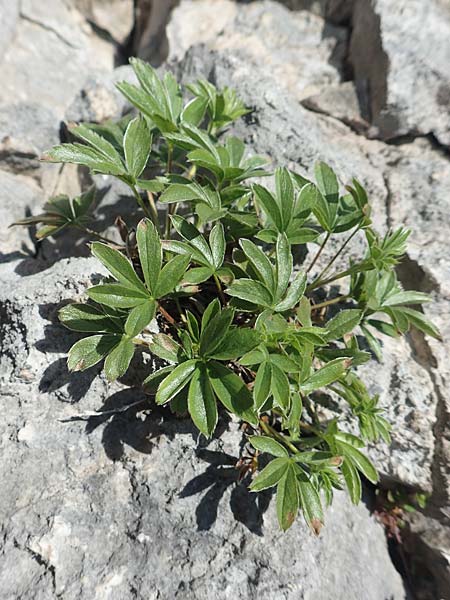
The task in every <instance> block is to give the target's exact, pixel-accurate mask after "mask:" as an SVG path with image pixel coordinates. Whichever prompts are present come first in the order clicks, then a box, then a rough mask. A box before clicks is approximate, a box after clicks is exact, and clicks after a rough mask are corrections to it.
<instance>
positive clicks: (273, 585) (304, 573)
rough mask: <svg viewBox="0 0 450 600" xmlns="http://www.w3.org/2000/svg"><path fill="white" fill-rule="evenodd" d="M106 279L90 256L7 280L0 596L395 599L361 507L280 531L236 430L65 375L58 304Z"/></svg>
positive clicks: (66, 342)
mask: <svg viewBox="0 0 450 600" xmlns="http://www.w3.org/2000/svg"><path fill="white" fill-rule="evenodd" d="M102 273H104V271H103V270H102V269H101V268H100V266H99V263H98V262H97V261H95V260H94V259H69V260H63V261H60V262H59V263H58V264H56V265H55V266H53V267H52V268H51V269H48V270H46V271H45V272H43V273H40V274H38V275H30V276H29V277H21V276H20V275H18V274H17V273H15V272H14V271H12V270H10V268H9V266H8V265H7V266H6V267H4V268H3V270H2V282H3V285H2V289H1V291H0V310H1V313H2V339H1V344H2V351H1V359H0V360H1V362H0V373H1V384H2V393H1V395H0V402H1V403H2V413H3V414H4V415H6V416H7V418H6V419H2V421H1V424H0V429H1V435H0V440H1V442H0V445H1V452H2V463H1V476H2V486H1V490H0V507H1V508H0V517H1V520H2V523H3V542H2V546H3V547H2V561H1V564H0V586H1V589H2V594H3V597H5V598H11V599H12V598H14V599H17V600H18V599H22V598H23V599H24V600H25V599H26V598H31V597H33V598H38V599H39V600H47V599H53V598H57V597H64V598H67V600H81V599H82V598H86V597H88V598H94V597H95V598H99V599H106V598H124V599H127V598H133V597H136V596H138V597H144V598H155V599H156V598H158V597H161V598H175V597H177V596H178V595H182V596H183V598H187V599H192V600H194V599H195V600H202V599H204V600H206V599H209V598H211V597H221V598H243V599H244V598H245V599H246V600H249V599H256V598H258V599H266V600H272V599H273V598H280V599H292V600H294V599H297V598H305V599H306V598H313V597H321V598H328V597H330V596H333V597H336V598H342V599H344V598H345V599H348V598H350V599H354V600H360V598H367V599H368V600H379V599H380V598H392V599H394V600H403V599H404V598H405V597H406V592H405V589H404V587H403V583H402V581H401V577H400V575H399V574H398V573H397V571H396V570H395V569H394V567H393V565H392V563H391V561H390V557H389V554H388V551H387V547H386V540H385V536H384V532H383V529H382V527H381V526H380V525H379V524H378V523H376V522H375V521H374V519H373V517H371V516H370V514H369V512H368V510H367V508H366V507H365V506H364V505H363V504H362V505H360V506H359V507H357V508H355V507H353V506H352V505H351V504H350V502H349V500H348V498H347V497H346V496H345V495H344V494H343V493H338V494H337V495H336V498H335V501H334V503H333V505H332V507H331V508H330V509H329V510H328V511H327V515H326V527H325V528H324V530H323V532H322V533H321V535H320V537H319V538H315V537H314V536H313V534H312V533H311V532H309V531H308V529H307V527H306V525H305V524H304V523H303V522H302V521H300V520H299V521H298V522H297V523H296V524H295V525H294V526H293V527H292V528H291V529H290V530H289V532H288V533H286V534H283V533H281V532H280V531H279V529H278V524H277V522H276V515H275V502H274V501H273V500H272V499H271V497H270V494H269V495H267V494H266V495H264V494H263V495H262V496H260V497H259V498H258V497H257V496H255V495H253V494H250V493H249V492H248V490H247V485H248V480H247V479H246V480H244V481H243V482H241V483H238V482H237V475H238V472H237V470H236V469H235V467H234V465H235V463H236V460H237V458H238V452H239V445H240V443H242V437H243V433H242V432H241V431H240V430H239V427H238V425H237V424H236V423H234V422H227V421H226V420H224V419H223V418H222V419H221V423H220V426H219V430H218V433H217V436H216V437H215V438H214V439H212V440H211V441H209V442H206V441H204V440H202V439H199V437H198V433H197V432H196V430H195V428H194V427H193V425H192V424H191V422H190V421H189V420H186V419H177V418H174V417H173V416H171V414H170V412H169V411H168V410H165V409H158V408H157V407H156V406H154V405H153V404H151V403H150V402H149V401H148V400H147V399H146V398H145V396H143V395H142V392H140V391H139V389H137V388H131V389H130V388H128V389H127V388H125V386H124V383H125V382H122V383H120V382H119V383H115V384H108V383H107V382H106V380H105V379H104V377H103V376H102V375H99V374H98V373H99V369H98V368H95V367H94V368H93V369H91V370H90V371H86V372H85V373H78V374H75V375H69V374H68V372H67V369H66V366H65V353H66V351H67V350H68V348H69V346H70V345H71V344H72V343H73V342H74V341H75V339H76V336H75V335H74V334H72V333H70V332H68V331H67V330H65V329H64V328H63V327H61V325H59V324H58V323H57V319H56V312H57V309H58V308H59V307H60V306H61V305H62V304H63V303H64V302H66V301H67V300H69V299H73V298H77V297H80V296H81V295H82V293H83V291H84V289H85V286H87V285H89V284H90V283H91V281H93V280H94V281H95V280H98V276H99V275H101V274H102ZM92 274H93V275H92ZM140 360H142V357H141V359H140ZM146 361H147V362H146V364H144V365H142V364H141V365H139V366H137V367H136V368H140V369H141V370H142V371H144V372H150V371H151V370H152V369H154V368H155V365H154V364H153V363H152V361H151V359H150V358H149V357H146ZM142 362H144V361H143V360H142ZM132 403H137V404H135V406H134V407H132V408H130V409H129V410H128V411H127V412H124V413H118V412H116V413H108V412H106V411H113V410H116V411H117V410H118V409H119V408H120V407H122V408H123V407H125V406H127V405H128V404H132ZM95 411H103V414H102V412H99V413H98V414H97V416H89V415H92V413H93V412H95ZM86 415H87V416H86ZM294 548H295V552H294V551H293V549H294Z"/></svg>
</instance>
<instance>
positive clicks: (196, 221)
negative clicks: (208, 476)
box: [22, 60, 439, 533]
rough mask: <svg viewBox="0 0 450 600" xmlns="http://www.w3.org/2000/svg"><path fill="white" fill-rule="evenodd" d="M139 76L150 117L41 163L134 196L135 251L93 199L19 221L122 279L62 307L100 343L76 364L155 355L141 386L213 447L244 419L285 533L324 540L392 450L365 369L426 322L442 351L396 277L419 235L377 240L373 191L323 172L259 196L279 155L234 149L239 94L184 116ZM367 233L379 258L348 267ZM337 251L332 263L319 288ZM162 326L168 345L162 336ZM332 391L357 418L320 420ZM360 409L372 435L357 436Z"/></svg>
mask: <svg viewBox="0 0 450 600" xmlns="http://www.w3.org/2000/svg"><path fill="white" fill-rule="evenodd" d="M132 65H133V68H134V70H135V73H136V76H137V79H138V81H139V85H132V84H129V83H120V84H119V85H118V89H119V90H120V91H121V92H122V93H123V94H124V95H125V96H126V98H127V99H128V100H129V101H130V102H131V103H132V104H133V105H134V106H135V107H136V109H137V111H138V116H137V117H135V118H131V117H127V118H125V119H122V120H121V121H119V122H118V123H105V124H103V125H94V124H83V125H78V126H76V127H74V128H72V130H71V133H72V134H73V136H74V137H75V138H77V139H78V140H79V141H77V142H74V143H68V144H62V145H59V146H56V147H55V148H53V149H52V150H50V151H49V152H48V153H47V154H46V155H45V157H44V160H47V161H52V162H70V163H76V164H79V165H83V166H85V167H87V168H89V169H90V170H91V172H92V173H104V174H109V175H113V176H115V177H117V178H119V179H120V180H121V181H123V182H124V183H126V184H127V185H128V186H129V187H130V190H131V192H132V194H133V196H134V198H135V200H136V201H137V203H138V204H139V206H140V207H141V209H142V211H143V217H144V218H143V219H142V220H141V221H140V222H139V224H138V225H137V228H136V230H135V231H134V230H132V229H130V230H128V229H127V228H126V227H125V226H123V227H122V233H123V236H124V237H125V238H126V239H125V242H124V244H123V246H120V245H117V244H112V243H110V241H109V240H108V239H107V238H105V237H103V235H102V234H101V233H100V232H95V231H94V230H93V229H90V228H88V227H87V223H88V222H89V211H90V209H91V206H92V201H93V192H92V191H90V192H88V193H87V194H85V195H83V196H81V197H80V198H76V199H74V200H73V201H71V200H70V199H69V198H67V197H65V196H64V197H58V198H53V199H51V200H50V201H49V203H48V205H47V208H46V212H45V213H44V214H42V215H38V216H37V217H32V218H30V219H27V220H25V221H22V224H30V223H42V224H43V228H42V229H40V230H39V233H38V235H39V237H41V238H42V237H45V236H48V235H53V234H56V233H59V232H61V230H62V229H63V228H66V227H69V226H72V227H78V228H81V229H83V230H84V232H85V233H87V234H89V235H91V236H93V237H96V238H98V239H100V240H101V241H96V242H94V243H93V244H92V252H93V254H94V255H95V256H96V257H97V258H98V259H99V261H100V262H101V263H103V265H104V266H105V267H106V269H107V270H108V271H109V273H110V274H111V278H112V280H110V279H107V280H105V281H104V282H103V283H101V284H99V285H96V286H94V287H91V288H90V289H88V290H87V296H88V298H89V300H88V302H86V303H77V304H71V305H68V306H65V307H64V308H62V309H61V311H60V319H61V321H62V323H63V324H64V325H65V326H66V327H68V328H69V329H72V330H74V331H77V332H80V333H82V334H85V337H82V338H81V339H80V340H79V341H78V342H76V343H75V344H74V346H73V347H72V348H71V350H70V352H69V357H68V365H69V369H70V370H73V371H76V370H84V369H87V368H90V367H92V366H93V365H95V364H96V363H98V362H99V361H101V360H103V359H105V363H104V369H105V373H106V376H107V377H108V379H110V380H114V379H116V378H118V377H121V376H122V375H124V373H125V372H126V371H127V369H128V367H129V365H130V361H131V359H132V357H133V355H134V351H135V348H136V347H137V346H140V347H144V348H145V349H146V350H148V351H149V352H151V353H152V354H153V355H155V356H157V357H159V358H160V359H162V360H163V361H165V362H166V364H165V366H163V367H162V368H161V369H160V370H158V371H156V372H153V373H151V374H150V375H149V376H148V377H147V379H146V380H145V381H143V382H142V383H143V386H144V388H145V389H146V390H147V391H148V393H149V394H151V395H154V399H155V401H156V403H158V404H170V406H171V408H172V410H173V411H175V412H177V413H185V412H188V413H189V414H190V416H191V418H192V420H193V422H194V423H195V425H196V426H197V428H198V429H199V431H200V432H201V433H202V434H204V435H205V436H211V435H212V434H213V433H214V430H215V427H216V424H217V420H218V411H219V408H218V407H221V409H222V410H226V411H228V412H229V413H231V414H232V415H235V417H236V418H237V419H240V420H242V421H244V422H245V423H246V424H247V427H246V431H247V432H248V433H249V436H248V442H249V444H250V446H251V447H252V448H253V451H254V456H253V459H252V464H257V462H258V460H259V458H260V457H261V455H262V458H263V461H264V462H265V463H266V465H265V466H264V468H262V470H261V471H260V472H259V474H258V475H257V476H256V477H255V478H254V480H253V483H252V484H251V489H252V490H253V491H254V492H258V491H260V490H264V489H266V488H272V487H276V497H277V500H276V501H277V509H278V517H279V522H280V526H281V527H282V529H287V528H288V527H290V525H291V524H292V523H293V521H294V519H295V518H296V516H297V513H298V511H299V510H300V509H301V511H302V512H303V516H304V518H305V519H306V521H307V523H308V524H309V525H310V526H311V527H312V528H313V530H314V531H315V532H317V533H318V532H319V531H320V528H321V526H322V524H323V509H322V502H323V500H325V502H326V503H327V504H329V503H330V502H331V500H332V497H333V490H334V489H340V488H342V487H344V486H346V487H347V489H348V491H349V493H350V496H351V499H352V501H353V502H354V503H357V502H358V501H359V500H360V498H361V476H364V477H366V478H367V479H369V480H370V481H372V482H376V481H377V479H378V475H377V472H376V470H375V468H374V467H373V465H372V464H371V462H370V461H369V459H368V458H367V457H366V456H365V454H364V453H363V448H364V446H365V445H366V444H367V443H368V442H377V441H378V440H379V439H380V438H381V439H382V440H384V441H385V442H389V431H390V426H389V424H388V422H387V421H386V420H385V418H384V417H383V416H382V410H381V408H380V407H379V406H378V398H377V397H376V396H375V397H372V396H370V394H369V392H368V390H367V388H366V387H365V385H364V383H363V382H362V381H361V379H360V378H359V376H358V374H357V371H356V368H357V367H358V366H359V365H361V364H363V363H365V362H366V361H368V360H370V359H371V358H372V356H371V353H370V352H369V351H367V350H365V349H364V348H361V347H360V340H361V339H362V338H365V340H366V343H367V348H368V349H371V350H372V352H373V354H374V355H375V358H376V359H378V360H380V359H381V356H382V346H381V344H380V342H379V339H378V336H379V335H380V334H381V335H388V336H394V337H396V336H398V335H401V334H404V333H406V332H407V331H408V330H409V329H410V327H412V326H413V327H416V328H418V329H420V330H422V331H423V332H424V333H426V334H428V335H431V336H434V337H439V333H438V331H437V330H436V328H435V327H434V326H433V325H432V323H430V322H429V321H428V320H427V319H426V318H425V316H424V314H423V312H421V310H420V309H419V308H418V306H420V305H421V304H422V303H424V302H427V301H428V300H429V298H428V296H426V295H425V294H423V293H420V292H413V291H405V290H403V289H402V287H401V285H400V283H399V282H398V280H397V277H396V271H395V266H396V264H397V263H398V262H399V261H400V260H401V257H402V255H403V254H404V252H405V248H406V240H407V238H408V235H409V232H408V231H407V230H405V229H398V230H396V231H390V232H388V233H386V235H384V236H383V237H381V236H379V235H378V234H377V233H376V232H375V231H374V230H373V228H372V222H371V219H370V206H369V201H368V198H367V194H366V192H365V190H364V188H363V187H362V185H361V184H360V183H359V182H358V181H357V180H356V179H355V180H353V182H352V184H351V185H349V186H347V188H346V191H345V193H344V194H341V188H340V185H339V182H338V179H337V177H336V175H335V173H334V172H333V170H332V169H331V168H330V167H329V166H328V165H326V164H324V163H323V162H319V163H317V165H316V167H315V181H311V180H309V179H307V178H306V177H304V176H303V175H300V174H298V173H295V172H293V171H291V170H288V169H286V168H278V169H276V171H275V174H274V186H273V188H271V186H270V185H269V186H267V187H266V186H263V185H262V184H260V183H251V182H250V181H249V180H251V179H252V178H255V177H258V178H261V177H262V176H268V175H270V173H269V172H267V170H266V169H265V162H266V161H265V160H264V159H262V158H261V157H257V156H252V157H248V156H246V150H245V146H244V144H243V142H242V141H240V140H239V139H237V138H235V137H230V136H229V137H226V138H225V141H223V135H224V132H225V129H226V127H227V126H228V125H229V124H230V123H231V122H232V121H233V120H234V119H236V118H238V117H240V116H242V115H244V114H245V113H246V112H247V110H246V108H245V107H244V105H243V104H242V102H241V101H240V100H238V98H237V97H236V94H235V93H234V92H232V91H230V90H228V89H226V90H223V91H219V90H217V89H216V88H215V87H214V86H213V85H211V84H210V83H208V82H205V81H200V82H198V83H197V84H195V85H192V86H190V87H189V90H190V91H191V93H192V94H193V98H192V99H191V100H190V101H188V102H187V103H185V102H184V100H183V94H182V90H181V88H180V87H179V85H178V84H177V82H176V81H175V79H174V78H173V76H172V75H170V74H166V75H165V76H164V78H163V79H160V78H159V77H158V76H157V74H156V72H155V71H154V70H153V69H152V68H151V67H150V66H149V65H147V64H145V63H143V62H142V61H139V60H132ZM150 163H151V168H150V167H149V165H150ZM149 173H152V174H153V176H152V177H148V174H149ZM271 190H272V191H271ZM157 207H158V208H159V212H160V213H163V212H165V218H164V222H163V223H160V220H159V216H158V211H157ZM178 211H180V213H181V214H177V213H178ZM355 236H359V238H360V240H362V241H364V242H365V245H366V250H365V253H363V255H362V256H361V257H360V258H359V259H358V260H356V259H353V260H350V259H348V260H347V266H346V267H345V268H343V269H340V270H339V269H338V270H334V267H335V264H336V263H337V262H342V259H343V257H345V253H346V251H347V248H348V246H349V244H350V242H351V240H352V239H353V238H354V237H355ZM330 240H331V241H332V242H333V243H334V244H335V248H336V250H335V252H334V254H333V255H332V257H331V258H330V259H329V260H328V262H327V263H326V264H325V265H322V269H321V270H320V271H319V272H318V274H316V275H312V274H313V273H315V272H317V271H318V265H319V264H320V262H321V261H320V259H321V256H323V255H322V252H323V250H324V248H325V246H326V245H327V244H329V243H330ZM307 243H310V244H311V243H316V244H317V246H318V250H317V251H316V253H315V254H314V256H313V258H312V259H308V258H307V259H306V260H305V261H304V262H303V263H302V264H300V265H299V266H298V265H296V264H295V261H294V258H293V250H294V251H295V253H296V256H297V255H301V250H302V248H304V247H305V244H307ZM338 259H339V261H338ZM339 283H340V284H342V286H343V287H342V290H343V291H342V292H341V294H340V295H335V291H334V290H335V289H336V286H337V285H338V284H339ZM330 284H334V285H333V287H330ZM339 304H341V305H342V308H341V310H338V308H339ZM155 315H158V319H159V324H160V331H161V332H160V333H157V334H150V333H149V332H148V331H147V328H148V325H149V323H150V321H152V319H154V318H155ZM319 390H327V392H328V393H329V394H331V395H333V396H334V397H335V398H340V399H341V401H342V404H341V406H342V414H338V415H336V417H335V418H333V419H330V418H328V419H325V418H324V417H323V415H322V414H321V412H320V410H319V404H318V402H317V401H316V400H317V392H318V391H319ZM344 405H345V406H346V407H347V408H346V409H344ZM348 411H349V412H350V414H352V415H353V416H354V418H355V423H356V424H357V425H358V426H359V435H355V434H353V433H350V432H349V431H348V427H347V429H346V424H345V422H344V424H342V421H343V419H342V417H343V416H344V414H346V413H347V412H348Z"/></svg>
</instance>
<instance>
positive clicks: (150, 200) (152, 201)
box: [147, 192, 158, 229]
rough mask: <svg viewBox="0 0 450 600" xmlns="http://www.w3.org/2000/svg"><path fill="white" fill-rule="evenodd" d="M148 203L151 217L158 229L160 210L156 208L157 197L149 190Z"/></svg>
mask: <svg viewBox="0 0 450 600" xmlns="http://www.w3.org/2000/svg"><path fill="white" fill-rule="evenodd" d="M147 198H148V204H149V206H150V215H151V216H150V218H151V220H152V221H153V225H154V226H155V227H156V229H158V211H157V209H156V204H155V199H154V198H153V194H152V193H151V192H147Z"/></svg>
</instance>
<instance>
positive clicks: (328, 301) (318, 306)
mask: <svg viewBox="0 0 450 600" xmlns="http://www.w3.org/2000/svg"><path fill="white" fill-rule="evenodd" d="M349 297H350V296H348V295H346V296H337V297H336V298H333V299H332V300H327V301H326V302H319V303H318V304H313V305H312V306H311V310H318V309H319V308H323V307H324V306H329V305H330V304H337V303H338V302H342V301H343V300H347V298H349Z"/></svg>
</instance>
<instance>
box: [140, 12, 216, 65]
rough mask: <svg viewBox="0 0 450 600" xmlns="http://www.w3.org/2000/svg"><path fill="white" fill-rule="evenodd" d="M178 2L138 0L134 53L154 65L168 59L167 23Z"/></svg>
mask: <svg viewBox="0 0 450 600" xmlns="http://www.w3.org/2000/svg"><path fill="white" fill-rule="evenodd" d="M177 3H178V0H137V2H136V13H135V30H134V39H133V53H134V54H135V55H136V56H140V57H141V58H143V59H144V60H147V61H149V62H150V63H151V64H152V65H154V66H158V65H160V64H161V63H162V62H163V61H164V60H166V58H167V55H168V53H169V44H168V40H167V35H166V25H167V22H168V21H169V19H170V15H171V12H172V9H173V7H174V6H176V5H177ZM214 12H216V6H214ZM217 15H218V13H217Z"/></svg>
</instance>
